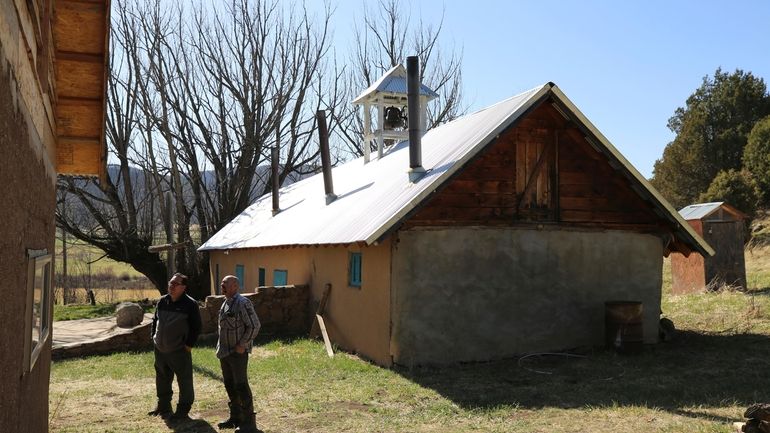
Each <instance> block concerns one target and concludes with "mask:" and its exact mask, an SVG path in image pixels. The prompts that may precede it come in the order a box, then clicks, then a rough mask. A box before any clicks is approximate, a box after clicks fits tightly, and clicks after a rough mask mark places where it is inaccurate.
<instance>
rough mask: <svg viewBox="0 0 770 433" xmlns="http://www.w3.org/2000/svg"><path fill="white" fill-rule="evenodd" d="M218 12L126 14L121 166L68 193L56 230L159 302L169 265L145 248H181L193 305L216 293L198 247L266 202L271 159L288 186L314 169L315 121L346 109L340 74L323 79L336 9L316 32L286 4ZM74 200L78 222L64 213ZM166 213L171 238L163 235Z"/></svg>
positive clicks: (113, 87) (244, 3)
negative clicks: (130, 275) (122, 268)
mask: <svg viewBox="0 0 770 433" xmlns="http://www.w3.org/2000/svg"><path fill="white" fill-rule="evenodd" d="M216 5H219V3H216V4H212V5H201V6H198V7H197V8H195V9H192V10H190V11H187V10H184V9H183V8H182V6H181V4H180V5H179V6H175V7H172V8H164V7H162V6H161V4H160V2H156V3H153V4H149V5H145V4H140V3H136V4H130V3H121V4H120V5H117V7H118V10H117V13H116V14H115V17H114V21H115V22H114V23H113V32H114V33H113V37H112V41H113V49H112V50H111V53H112V59H111V62H110V66H111V69H110V71H111V74H110V78H109V85H108V87H109V90H108V116H107V117H108V118H107V141H108V145H109V152H110V160H111V161H115V164H114V165H112V166H111V167H110V170H109V178H108V179H107V181H106V182H105V183H104V184H101V185H99V186H98V187H96V186H95V185H94V184H93V183H91V182H90V181H84V180H77V179H67V178H65V179H62V180H61V181H60V182H59V185H60V188H61V191H62V193H61V194H60V197H61V201H60V202H61V203H62V206H60V208H59V211H58V212H57V223H58V224H59V225H60V226H61V227H63V228H65V229H66V230H67V231H68V232H70V233H71V234H73V236H75V237H76V238H78V239H81V240H84V241H86V242H88V243H90V244H92V245H96V246H98V247H99V248H101V249H102V250H104V251H105V254H106V255H107V256H109V257H111V258H113V259H115V260H119V261H123V262H128V263H130V264H132V265H133V266H134V267H135V268H136V269H137V270H138V271H140V272H141V273H143V274H144V275H146V276H147V277H148V278H149V279H150V281H152V282H153V283H154V284H155V285H156V287H158V288H159V289H160V290H161V291H162V290H163V288H164V287H165V281H166V279H167V275H166V270H165V266H164V265H163V262H162V260H161V257H160V256H159V255H158V254H157V253H149V252H148V251H147V247H148V246H149V245H151V244H153V243H156V242H157V241H159V240H165V241H167V242H170V241H172V239H173V238H175V239H173V240H174V241H175V242H184V243H185V248H184V249H183V250H181V251H180V252H179V253H178V254H177V255H176V257H175V259H176V268H177V269H178V270H180V271H181V272H184V273H186V274H187V275H188V276H190V277H191V280H190V281H191V284H190V287H189V290H190V292H191V294H193V295H195V296H196V297H201V296H203V295H204V294H205V293H208V257H207V255H202V254H199V253H197V252H196V248H197V246H199V245H200V244H201V243H202V242H204V241H205V240H207V239H208V238H209V237H210V236H211V235H212V234H213V233H214V232H216V231H217V230H219V229H220V228H222V227H223V226H224V225H225V224H227V223H228V222H229V221H230V220H232V218H234V217H235V216H237V215H238V214H239V213H240V212H242V211H243V210H244V209H245V208H246V207H247V206H248V205H249V204H250V203H251V202H252V201H253V200H254V199H255V198H256V197H257V196H259V195H261V194H262V193H265V192H267V191H268V190H269V185H270V179H269V176H270V171H269V170H267V169H265V167H267V166H268V165H269V164H268V163H269V161H268V158H269V155H270V148H271V147H273V146H279V147H280V154H281V164H280V166H281V170H280V173H279V180H280V181H281V182H282V183H283V182H285V181H287V179H288V180H295V179H297V178H299V177H300V176H302V175H304V174H307V173H309V172H311V171H314V170H315V167H317V166H318V164H317V162H316V161H317V159H318V146H317V145H315V144H314V143H313V137H314V134H313V131H314V128H315V124H314V113H315V112H316V110H318V109H320V108H325V109H330V110H337V105H339V104H340V101H343V100H344V99H343V98H342V97H341V95H340V93H341V92H339V90H338V87H337V80H338V74H336V73H331V74H329V75H328V76H327V74H326V71H327V70H328V69H330V65H328V64H327V63H328V61H327V57H328V55H327V54H328V44H329V42H328V29H329V16H330V11H329V9H328V8H327V9H326V14H325V16H324V17H323V18H322V19H321V21H320V22H315V21H313V20H312V19H311V18H310V15H309V14H308V13H307V11H305V9H304V7H302V6H299V7H297V5H288V4H285V3H282V2H279V1H278V0H253V1H250V0H232V1H230V2H228V3H227V4H226V5H225V6H224V7H223V8H222V9H218V8H217V7H215V6H216ZM298 11H299V12H298ZM166 194H170V195H171V197H172V200H171V206H167V205H166V204H165V201H164V199H163V198H164V196H165V195H166ZM73 198H74V199H75V200H76V202H77V203H78V204H79V205H78V206H75V208H76V210H77V211H73V210H72V207H71V206H70V207H68V206H64V203H66V201H67V200H68V199H73ZM169 215H173V217H174V230H173V231H174V233H173V234H171V233H165V234H164V232H163V230H162V226H163V224H162V221H163V220H164V219H165V218H167V217H168V216H169Z"/></svg>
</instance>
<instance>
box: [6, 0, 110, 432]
mask: <svg viewBox="0 0 770 433" xmlns="http://www.w3.org/2000/svg"><path fill="white" fill-rule="evenodd" d="M109 8H110V3H109V0H89V1H84V0H80V1H67V0H57V1H53V0H26V1H23V0H2V1H0V191H1V193H0V221H2V229H0V234H1V235H0V295H1V296H2V300H3V302H2V305H1V306H0V323H2V326H0V366H2V368H0V432H9V433H10V432H14V433H26V432H34V433H40V432H47V431H48V383H49V378H50V366H51V324H52V322H51V320H52V319H51V303H52V279H53V261H52V255H53V253H54V238H55V223H54V209H55V204H56V188H55V184H56V178H57V175H60V174H61V175H83V176H96V177H100V178H103V176H104V175H105V170H106V165H105V158H106V147H105V142H104V113H105V105H104V100H105V82H106V80H105V73H106V62H107V41H108V33H109V31H108V29H109V16H110V14H109Z"/></svg>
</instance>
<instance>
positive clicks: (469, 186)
mask: <svg viewBox="0 0 770 433" xmlns="http://www.w3.org/2000/svg"><path fill="white" fill-rule="evenodd" d="M443 192H446V193H480V194H489V193H503V194H505V193H510V194H514V193H515V192H516V184H515V183H514V182H513V181H512V180H475V179H474V180H465V179H457V180H454V181H452V182H451V183H450V184H449V185H447V186H446V188H445V189H444V190H443V191H442V193H443Z"/></svg>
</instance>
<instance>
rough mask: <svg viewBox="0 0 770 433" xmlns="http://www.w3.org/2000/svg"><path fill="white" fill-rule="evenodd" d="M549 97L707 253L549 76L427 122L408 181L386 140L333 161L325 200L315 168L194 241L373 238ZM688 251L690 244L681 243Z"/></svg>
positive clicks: (286, 242) (399, 151) (404, 158)
mask: <svg viewBox="0 0 770 433" xmlns="http://www.w3.org/2000/svg"><path fill="white" fill-rule="evenodd" d="M546 99H551V100H552V101H554V102H558V103H559V104H560V106H561V107H562V110H563V111H565V113H568V114H569V115H570V116H571V117H572V118H573V119H574V121H575V122H576V123H578V124H580V125H581V126H582V129H583V130H584V132H585V133H586V134H589V135H591V136H592V137H593V141H595V142H597V143H598V144H597V145H596V146H597V147H598V148H597V150H598V151H600V152H602V153H604V154H605V155H606V156H607V157H608V158H609V159H610V160H611V162H612V161H614V162H612V164H613V166H614V167H615V168H616V170H618V171H620V172H622V173H623V174H624V175H625V176H626V177H628V178H629V179H630V180H631V182H632V184H636V185H637V186H638V187H637V188H635V189H634V190H635V191H637V193H639V194H640V195H641V196H642V197H643V198H644V199H646V200H647V201H649V202H651V203H652V204H653V206H654V207H655V209H657V212H658V213H659V215H661V216H662V217H663V218H664V219H665V220H667V221H668V223H669V224H670V226H671V227H672V231H673V232H674V233H675V236H676V238H677V240H678V241H680V243H683V245H684V246H686V247H689V248H690V249H691V250H695V251H698V252H700V253H702V254H705V255H713V253H714V252H713V250H712V249H711V247H710V246H709V245H708V244H707V243H706V242H705V241H703V240H702V239H701V238H700V237H699V236H698V235H697V234H696V233H695V232H694V231H693V229H692V228H691V227H690V225H689V224H687V222H685V221H684V219H682V217H681V216H680V215H679V213H678V212H676V210H674V209H673V207H671V205H670V204H669V203H668V202H667V201H666V200H665V199H663V198H662V196H660V194H659V193H658V192H657V191H656V190H655V189H654V188H653V187H652V186H651V185H650V184H649V183H648V182H647V180H646V179H644V177H642V175H641V174H639V172H638V171H637V170H636V169H635V168H634V167H633V166H631V164H630V163H629V162H628V161H626V159H625V158H624V157H623V156H622V155H621V154H620V152H618V151H617V149H615V148H614V147H613V146H612V144H610V142H609V141H608V140H607V139H606V138H605V137H604V136H603V135H601V133H600V132H599V131H598V130H597V129H596V128H595V127H594V126H593V125H592V124H591V123H590V122H589V121H588V119H587V118H585V116H583V114H582V113H581V112H580V111H579V110H578V109H577V107H575V106H574V104H572V102H571V101H570V100H569V99H568V98H567V97H566V96H565V95H564V94H563V93H562V92H561V90H559V88H558V87H557V86H556V85H555V84H553V83H546V84H544V85H542V86H539V87H536V88H534V89H531V90H528V91H526V92H524V93H521V94H519V95H516V96H513V97H511V98H509V99H506V100H504V101H501V102H499V103H497V104H494V105H492V106H490V107H487V108H484V109H482V110H480V111H477V112H475V113H473V114H469V115H466V116H463V117H461V118H459V119H456V120H454V121H452V122H449V123H447V124H444V125H442V126H440V127H437V128H434V129H431V130H430V131H428V132H427V133H426V134H425V135H424V136H423V138H422V151H423V154H422V164H423V167H424V168H425V170H426V173H425V175H424V176H423V177H422V178H420V179H419V180H417V181H416V182H414V183H412V182H410V181H409V178H408V175H407V171H408V169H409V143H408V141H404V142H401V143H398V144H396V145H394V146H393V147H391V148H389V149H388V150H387V151H386V152H385V153H384V154H383V157H382V158H381V159H379V160H377V159H373V160H372V161H371V162H370V163H368V164H364V160H363V158H358V159H355V160H353V161H350V162H348V163H346V164H343V165H340V166H338V167H335V168H334V169H333V170H332V172H333V177H334V187H335V192H336V193H337V194H338V198H337V200H335V201H334V202H332V203H330V204H329V205H326V202H325V196H324V194H323V192H324V185H323V176H322V175H321V174H320V173H319V174H317V175H315V176H312V177H309V178H306V179H304V180H302V181H299V182H297V183H295V184H292V185H289V186H286V187H284V188H282V189H281V191H280V202H281V209H282V211H281V212H279V213H278V214H276V215H275V216H273V215H272V200H271V197H270V195H269V194H266V195H264V196H262V197H260V198H259V199H257V201H256V202H255V203H254V204H253V205H251V206H250V207H249V208H247V209H246V210H245V211H244V212H243V213H241V214H240V215H239V216H238V217H236V218H235V219H233V221H231V222H230V223H229V224H228V225H226V226H225V227H224V228H222V230H220V231H219V232H217V233H216V234H215V235H214V236H212V237H211V238H210V239H209V240H208V241H207V242H206V243H204V244H203V245H202V246H201V247H200V248H199V249H200V250H201V251H205V250H221V249H236V248H263V247H277V246H301V245H323V244H327V245H328V244H351V243H364V244H367V245H372V244H375V243H376V242H378V241H379V240H381V239H383V238H384V237H386V236H387V235H388V234H389V233H390V231H391V230H394V229H396V228H398V226H399V223H400V222H401V221H402V220H403V219H404V217H405V216H407V214H408V213H409V212H410V211H411V210H413V209H414V208H415V207H417V206H418V205H420V204H421V203H422V202H423V201H424V200H425V199H426V198H427V197H428V196H429V195H430V194H431V193H433V192H434V191H436V189H438V188H439V187H440V186H441V185H442V184H443V183H444V182H445V181H447V180H448V179H450V177H451V176H452V175H453V174H454V173H455V172H457V171H458V170H460V169H461V168H462V167H463V166H464V165H465V164H466V163H467V162H468V161H469V160H471V159H472V158H473V157H474V156H475V155H477V154H478V153H479V152H481V150H482V149H484V148H485V147H486V146H487V145H488V144H489V143H491V142H492V141H493V140H494V139H495V138H496V137H497V136H498V135H499V134H500V133H501V132H503V131H504V130H505V129H507V128H508V127H510V126H511V125H513V124H514V123H515V122H516V121H517V120H519V119H520V118H523V117H524V116H525V114H526V113H527V112H528V111H529V110H530V109H532V108H534V107H536V106H537V105H538V104H539V103H541V102H543V101H545V100H546ZM687 252H688V253H689V251H687Z"/></svg>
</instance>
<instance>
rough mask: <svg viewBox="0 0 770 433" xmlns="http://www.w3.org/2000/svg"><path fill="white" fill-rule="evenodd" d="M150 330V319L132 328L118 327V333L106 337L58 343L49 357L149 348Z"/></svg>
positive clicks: (57, 357)
mask: <svg viewBox="0 0 770 433" xmlns="http://www.w3.org/2000/svg"><path fill="white" fill-rule="evenodd" d="M118 329H120V328H118ZM151 330H152V321H149V322H145V323H142V324H140V325H137V326H135V327H133V328H129V329H120V331H118V333H116V334H113V335H110V336H108V337H104V338H97V339H91V340H86V341H78V342H76V343H67V344H62V345H58V346H56V347H54V348H53V350H52V352H51V357H52V358H53V359H63V358H75V357H80V356H90V355H105V354H108V353H114V352H129V351H134V350H141V349H149V348H151V347H152V341H151V339H150V331H151Z"/></svg>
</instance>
